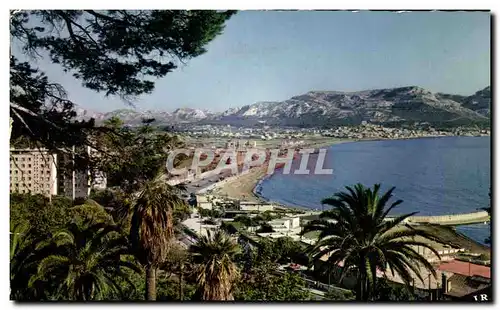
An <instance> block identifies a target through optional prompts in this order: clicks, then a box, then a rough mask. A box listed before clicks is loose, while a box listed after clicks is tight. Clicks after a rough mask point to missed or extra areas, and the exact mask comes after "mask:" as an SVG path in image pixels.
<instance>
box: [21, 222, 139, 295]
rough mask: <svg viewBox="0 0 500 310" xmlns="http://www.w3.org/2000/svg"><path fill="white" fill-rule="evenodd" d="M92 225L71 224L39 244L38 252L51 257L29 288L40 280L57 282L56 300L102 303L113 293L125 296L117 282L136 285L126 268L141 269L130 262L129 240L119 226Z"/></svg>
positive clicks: (38, 269) (32, 280)
mask: <svg viewBox="0 0 500 310" xmlns="http://www.w3.org/2000/svg"><path fill="white" fill-rule="evenodd" d="M89 223H90V222H87V223H84V224H82V225H79V224H77V223H71V224H69V225H68V227H67V228H66V229H63V230H61V231H59V232H57V233H55V234H54V236H53V237H52V238H51V239H49V240H45V241H42V242H40V243H39V244H38V245H37V247H36V251H41V252H44V253H48V255H46V256H45V257H44V258H42V259H41V260H40V261H39V263H38V268H37V273H36V274H35V275H33V276H32V277H31V279H30V283H29V285H32V284H33V283H36V282H37V281H43V282H45V283H55V284H56V291H55V294H54V295H53V296H52V298H55V299H62V298H67V299H69V300H80V301H85V300H100V299H103V298H105V297H106V296H107V295H106V294H107V293H109V292H113V293H118V294H120V295H123V294H121V293H122V289H121V287H120V285H118V282H117V280H119V279H120V278H122V279H124V280H125V281H126V282H127V283H129V284H130V285H132V286H133V284H132V283H131V282H130V281H129V279H128V277H127V275H126V273H125V268H127V269H130V270H133V271H135V272H138V273H140V272H141V269H140V268H139V267H138V266H137V265H136V264H135V263H133V261H131V260H126V256H127V255H129V252H128V247H127V241H126V238H124V237H123V236H120V234H119V228H118V227H116V226H110V225H106V224H102V223H97V224H89ZM122 297H123V296H122Z"/></svg>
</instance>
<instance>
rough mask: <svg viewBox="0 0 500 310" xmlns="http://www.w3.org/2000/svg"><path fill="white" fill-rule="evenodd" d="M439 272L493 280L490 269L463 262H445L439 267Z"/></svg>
mask: <svg viewBox="0 0 500 310" xmlns="http://www.w3.org/2000/svg"><path fill="white" fill-rule="evenodd" d="M438 270H441V271H448V272H452V273H456V274H461V275H464V276H474V275H477V276H482V277H485V278H491V272H490V267H487V266H482V265H477V264H473V263H468V262H463V261H459V260H452V261H449V262H444V263H442V264H441V265H439V267H438Z"/></svg>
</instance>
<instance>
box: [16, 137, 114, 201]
mask: <svg viewBox="0 0 500 310" xmlns="http://www.w3.org/2000/svg"><path fill="white" fill-rule="evenodd" d="M73 150H74V149H73ZM86 151H87V152H91V150H90V148H89V147H87V148H86ZM10 154H11V159H10V192H11V193H12V192H17V193H21V194H23V193H32V194H42V195H46V196H49V195H63V196H66V197H69V198H71V199H76V198H87V197H88V196H89V195H90V189H91V188H96V189H105V188H106V183H107V182H106V176H105V175H104V174H103V173H102V172H92V173H91V171H90V170H88V169H85V170H83V171H64V170H63V169H61V168H60V167H61V166H62V165H64V164H66V163H68V161H71V160H72V156H71V155H70V154H54V153H50V152H49V151H48V150H45V149H11V150H10ZM58 167H59V169H58Z"/></svg>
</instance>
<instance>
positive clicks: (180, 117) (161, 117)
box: [76, 108, 215, 125]
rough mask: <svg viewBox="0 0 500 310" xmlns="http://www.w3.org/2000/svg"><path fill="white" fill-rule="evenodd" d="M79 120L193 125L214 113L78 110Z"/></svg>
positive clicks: (196, 110)
mask: <svg viewBox="0 0 500 310" xmlns="http://www.w3.org/2000/svg"><path fill="white" fill-rule="evenodd" d="M76 112H77V115H78V118H79V119H89V118H94V119H95V120H96V123H98V124H99V123H102V122H103V121H104V120H106V119H110V118H112V117H118V118H120V119H121V120H123V121H124V122H125V124H128V125H138V124H140V123H141V122H142V120H143V119H152V118H154V119H155V120H156V123H157V124H177V123H192V122H197V121H200V120H204V119H210V118H213V117H214V115H215V114H214V113H211V112H209V111H205V110H198V109H191V108H181V109H177V110H175V111H173V112H166V111H151V110H147V111H137V110H133V109H119V110H114V111H111V112H108V113H96V112H91V111H89V110H85V109H81V108H78V109H76Z"/></svg>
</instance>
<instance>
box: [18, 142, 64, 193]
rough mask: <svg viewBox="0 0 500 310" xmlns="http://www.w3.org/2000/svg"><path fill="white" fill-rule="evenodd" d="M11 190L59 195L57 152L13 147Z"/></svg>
mask: <svg viewBox="0 0 500 310" xmlns="http://www.w3.org/2000/svg"><path fill="white" fill-rule="evenodd" d="M10 154H11V158H10V192H11V193H13V192H17V193H21V194H23V193H33V194H42V195H47V196H48V195H57V188H58V184H57V168H56V163H57V154H50V153H49V152H48V151H47V150H33V149H11V151H10Z"/></svg>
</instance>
